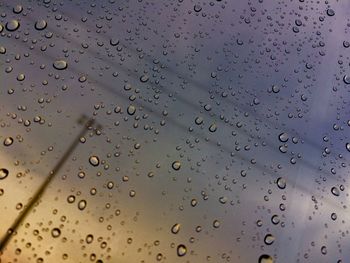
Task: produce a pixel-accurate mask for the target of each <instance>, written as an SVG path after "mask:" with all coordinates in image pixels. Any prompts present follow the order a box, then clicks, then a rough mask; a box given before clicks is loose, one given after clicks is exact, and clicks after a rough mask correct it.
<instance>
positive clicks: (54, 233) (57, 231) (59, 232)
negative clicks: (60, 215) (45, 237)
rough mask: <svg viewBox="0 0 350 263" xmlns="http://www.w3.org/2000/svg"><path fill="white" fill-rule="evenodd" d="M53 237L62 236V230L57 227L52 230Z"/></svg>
mask: <svg viewBox="0 0 350 263" xmlns="http://www.w3.org/2000/svg"><path fill="white" fill-rule="evenodd" d="M51 235H52V237H54V238H57V237H59V236H60V235H61V230H60V229H59V228H57V227H55V228H53V229H52V230H51Z"/></svg>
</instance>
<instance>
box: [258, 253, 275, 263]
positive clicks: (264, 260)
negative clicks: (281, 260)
mask: <svg viewBox="0 0 350 263" xmlns="http://www.w3.org/2000/svg"><path fill="white" fill-rule="evenodd" d="M259 263H273V258H272V257H271V256H270V255H266V254H264V255H261V256H260V257H259Z"/></svg>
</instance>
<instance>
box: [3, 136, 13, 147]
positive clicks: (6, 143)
mask: <svg viewBox="0 0 350 263" xmlns="http://www.w3.org/2000/svg"><path fill="white" fill-rule="evenodd" d="M12 144H13V138H12V137H7V138H6V139H5V140H4V145H5V146H10V145H12Z"/></svg>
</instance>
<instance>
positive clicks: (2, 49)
mask: <svg viewBox="0 0 350 263" xmlns="http://www.w3.org/2000/svg"><path fill="white" fill-rule="evenodd" d="M5 53H6V48H5V47H4V46H0V54H5Z"/></svg>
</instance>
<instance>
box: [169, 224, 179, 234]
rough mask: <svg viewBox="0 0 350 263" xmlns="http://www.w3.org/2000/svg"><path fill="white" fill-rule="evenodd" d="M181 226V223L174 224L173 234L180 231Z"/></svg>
mask: <svg viewBox="0 0 350 263" xmlns="http://www.w3.org/2000/svg"><path fill="white" fill-rule="evenodd" d="M180 227H181V225H180V224H175V225H173V226H172V228H171V233H173V234H177V233H179V231H180Z"/></svg>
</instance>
